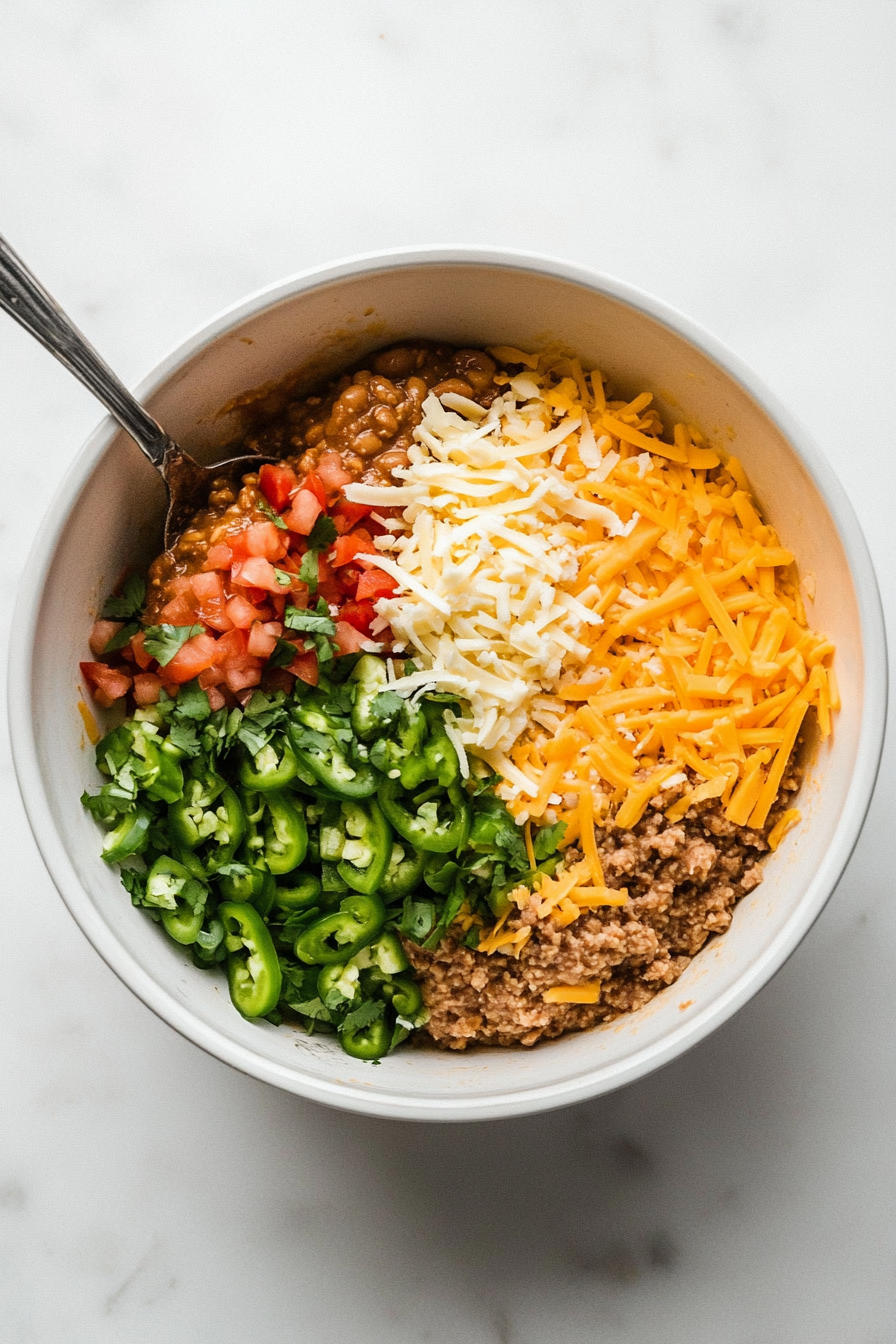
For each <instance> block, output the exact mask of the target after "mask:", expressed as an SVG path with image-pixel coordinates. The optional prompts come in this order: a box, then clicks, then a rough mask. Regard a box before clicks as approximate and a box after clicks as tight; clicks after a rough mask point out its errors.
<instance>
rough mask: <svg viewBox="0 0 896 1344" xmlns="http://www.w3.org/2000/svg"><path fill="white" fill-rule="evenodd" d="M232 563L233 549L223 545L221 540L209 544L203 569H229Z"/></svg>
mask: <svg viewBox="0 0 896 1344" xmlns="http://www.w3.org/2000/svg"><path fill="white" fill-rule="evenodd" d="M232 564H233V551H232V550H231V549H230V547H229V546H225V545H224V543H223V542H222V541H217V542H215V544H214V546H209V548H208V556H207V557H206V561H205V564H204V565H203V566H202V568H203V569H206V570H208V569H229V568H230V566H231V565H232Z"/></svg>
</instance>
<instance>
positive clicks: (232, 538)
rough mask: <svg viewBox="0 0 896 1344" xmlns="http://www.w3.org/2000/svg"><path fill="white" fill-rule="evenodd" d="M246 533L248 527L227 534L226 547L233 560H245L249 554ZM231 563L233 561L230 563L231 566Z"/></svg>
mask: <svg viewBox="0 0 896 1344" xmlns="http://www.w3.org/2000/svg"><path fill="white" fill-rule="evenodd" d="M248 532H249V529H248V527H242V528H240V530H239V531H238V532H228V533H227V545H228V547H229V549H230V553H231V555H232V557H233V560H245V558H246V556H247V555H248V554H249V537H248ZM232 563H233V561H231V564H232Z"/></svg>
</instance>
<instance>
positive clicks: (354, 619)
mask: <svg viewBox="0 0 896 1344" xmlns="http://www.w3.org/2000/svg"><path fill="white" fill-rule="evenodd" d="M339 619H340V620H341V621H348V623H349V625H353V626H354V627H355V629H356V630H360V631H361V633H362V634H363V635H367V637H368V638H369V637H370V627H371V625H372V624H373V622H374V620H375V619H376V612H375V611H374V609H373V603H372V602H346V603H345V604H344V605H343V607H342V610H341V611H340V613H339Z"/></svg>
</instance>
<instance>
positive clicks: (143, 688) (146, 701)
mask: <svg viewBox="0 0 896 1344" xmlns="http://www.w3.org/2000/svg"><path fill="white" fill-rule="evenodd" d="M161 694H162V678H161V677H157V676H156V674H155V672H138V673H137V675H136V676H135V677H134V699H135V700H136V702H137V704H138V705H156V704H158V702H159V696H160V695H161Z"/></svg>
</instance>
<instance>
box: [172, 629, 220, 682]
mask: <svg viewBox="0 0 896 1344" xmlns="http://www.w3.org/2000/svg"><path fill="white" fill-rule="evenodd" d="M217 660H218V641H217V640H216V639H215V638H214V636H212V635H205V634H203V635H194V636H193V637H192V639H188V640H187V642H186V644H182V645H181V647H180V648H179V649H178V651H177V653H176V654H175V655H174V657H173V658H172V659H171V661H170V663H166V664H165V677H166V679H167V680H169V681H173V682H176V683H177V684H178V685H182V684H183V683H184V682H185V681H192V680H193V678H194V677H197V676H198V675H199V673H200V672H204V671H205V669H206V668H207V667H212V666H213V664H214V663H216V662H217Z"/></svg>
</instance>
